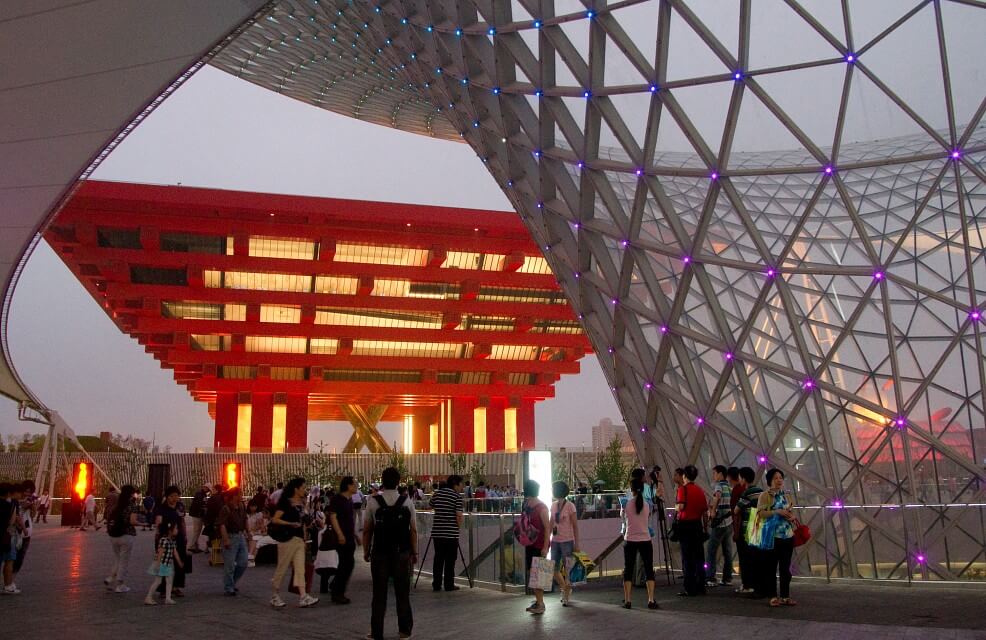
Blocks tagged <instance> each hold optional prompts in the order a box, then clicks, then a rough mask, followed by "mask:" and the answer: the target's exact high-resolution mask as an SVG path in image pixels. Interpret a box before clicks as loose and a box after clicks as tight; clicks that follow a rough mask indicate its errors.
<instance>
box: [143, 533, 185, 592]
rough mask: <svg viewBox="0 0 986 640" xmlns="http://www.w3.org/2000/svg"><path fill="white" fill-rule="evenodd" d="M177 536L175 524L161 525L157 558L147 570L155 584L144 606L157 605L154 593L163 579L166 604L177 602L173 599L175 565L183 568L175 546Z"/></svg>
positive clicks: (149, 590) (152, 585)
mask: <svg viewBox="0 0 986 640" xmlns="http://www.w3.org/2000/svg"><path fill="white" fill-rule="evenodd" d="M177 535H178V528H177V527H176V526H175V525H174V524H171V525H170V526H169V525H167V524H162V525H161V531H160V536H161V538H160V540H158V543H157V556H156V557H155V559H154V563H153V564H151V566H150V568H149V569H148V570H147V573H149V574H151V575H152V576H154V582H153V583H151V588H150V589H148V590H147V597H146V598H144V604H149V605H155V604H157V601H156V600H154V592H155V591H156V590H157V588H158V587H159V586H160V585H161V579H162V578H163V579H164V604H175V601H174V600H172V599H171V583H172V581H173V580H174V578H175V568H174V564H177V565H178V566H179V567H183V565H182V563H181V558H179V557H178V553H177V547H176V545H175V537H176V536H177Z"/></svg>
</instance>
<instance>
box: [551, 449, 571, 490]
mask: <svg viewBox="0 0 986 640" xmlns="http://www.w3.org/2000/svg"><path fill="white" fill-rule="evenodd" d="M571 475H572V474H571V473H570V472H569V470H568V456H566V455H558V456H554V457H553V458H552V459H551V479H552V480H553V481H555V482H558V481H561V482H567V483H571V481H572V479H571Z"/></svg>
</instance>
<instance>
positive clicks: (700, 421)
mask: <svg viewBox="0 0 986 640" xmlns="http://www.w3.org/2000/svg"><path fill="white" fill-rule="evenodd" d="M695 424H697V425H698V426H700V427H701V426H702V425H703V424H705V418H703V417H702V416H699V417H697V418H695Z"/></svg>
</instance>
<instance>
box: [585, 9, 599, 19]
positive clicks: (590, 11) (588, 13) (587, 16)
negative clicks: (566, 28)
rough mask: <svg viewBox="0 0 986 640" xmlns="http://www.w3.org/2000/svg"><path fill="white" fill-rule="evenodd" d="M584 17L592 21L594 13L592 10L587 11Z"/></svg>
mask: <svg viewBox="0 0 986 640" xmlns="http://www.w3.org/2000/svg"><path fill="white" fill-rule="evenodd" d="M585 17H586V18H589V19H590V20H592V19H593V18H595V17H596V12H595V11H593V10H592V9H589V10H588V11H586V12H585Z"/></svg>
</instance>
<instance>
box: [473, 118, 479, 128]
mask: <svg viewBox="0 0 986 640" xmlns="http://www.w3.org/2000/svg"><path fill="white" fill-rule="evenodd" d="M472 126H473V127H474V128H476V129H478V128H479V120H474V121H473V123H472Z"/></svg>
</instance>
